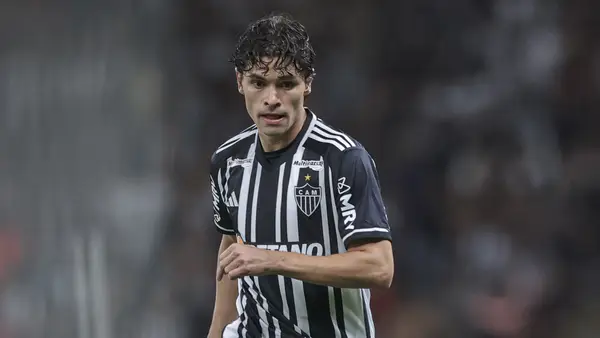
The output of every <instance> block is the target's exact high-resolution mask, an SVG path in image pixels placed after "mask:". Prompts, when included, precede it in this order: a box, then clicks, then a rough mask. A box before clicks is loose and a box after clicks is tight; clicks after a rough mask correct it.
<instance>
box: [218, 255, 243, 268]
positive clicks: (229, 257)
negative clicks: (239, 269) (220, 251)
mask: <svg viewBox="0 0 600 338" xmlns="http://www.w3.org/2000/svg"><path fill="white" fill-rule="evenodd" d="M239 256H240V254H239V253H238V252H236V251H233V252H231V253H229V255H227V256H223V258H221V259H220V260H219V266H220V267H221V268H225V267H226V266H228V265H229V264H231V262H233V261H235V260H236V258H238V257H239Z"/></svg>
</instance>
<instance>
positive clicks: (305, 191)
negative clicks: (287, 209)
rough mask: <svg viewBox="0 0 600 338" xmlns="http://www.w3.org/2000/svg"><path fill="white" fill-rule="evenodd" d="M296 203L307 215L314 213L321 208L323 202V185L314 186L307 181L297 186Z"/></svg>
mask: <svg viewBox="0 0 600 338" xmlns="http://www.w3.org/2000/svg"><path fill="white" fill-rule="evenodd" d="M295 189H296V205H298V209H300V210H301V211H302V212H303V213H304V214H305V215H306V216H309V217H310V215H312V214H313V213H314V212H315V210H317V209H318V208H319V203H320V202H321V195H322V194H321V187H313V186H312V185H310V184H308V183H306V184H305V185H303V186H301V187H296V188H295Z"/></svg>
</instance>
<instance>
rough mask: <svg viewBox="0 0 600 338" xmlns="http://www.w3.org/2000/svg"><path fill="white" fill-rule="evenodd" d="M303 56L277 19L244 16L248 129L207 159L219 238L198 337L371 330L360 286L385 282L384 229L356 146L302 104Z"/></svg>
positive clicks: (388, 275)
mask: <svg viewBox="0 0 600 338" xmlns="http://www.w3.org/2000/svg"><path fill="white" fill-rule="evenodd" d="M314 56H315V54H314V51H313V49H312V47H311V44H310V42H309V37H308V35H307V33H306V30H305V28H304V27H303V26H302V25H301V24H300V23H299V22H297V21H295V20H293V19H292V18H290V17H288V16H284V15H270V16H268V17H265V18H263V19H260V20H258V21H256V22H254V23H252V24H251V25H250V26H249V27H248V28H247V30H246V31H245V32H244V33H243V34H242V36H241V37H240V40H239V42H238V44H237V47H236V50H235V53H234V55H233V60H232V61H233V63H234V64H235V69H236V78H237V86H238V91H239V92H240V94H242V95H243V96H244V98H245V101H246V108H247V110H248V113H249V115H250V117H251V118H252V120H253V121H254V123H255V124H254V125H253V126H251V127H249V128H247V129H246V130H244V131H242V132H241V133H239V134H238V135H237V136H235V137H233V138H231V139H229V140H228V141H227V142H225V143H223V144H222V145H221V146H220V147H219V148H218V149H217V150H216V152H215V153H214V155H213V156H212V161H211V177H210V178H211V186H212V193H213V198H214V203H213V206H214V212H215V213H214V223H215V225H216V227H217V230H219V231H220V232H221V233H222V234H223V238H222V240H221V246H220V249H219V261H218V268H217V281H218V282H217V291H216V300H215V308H214V314H213V321H212V325H211V328H210V332H209V337H210V338H217V337H224V338H233V337H249V338H259V337H314V338H321V337H323V338H335V337H357V338H358V337H360V338H365V337H374V335H375V330H374V327H373V326H374V325H373V319H372V316H371V310H370V306H369V298H370V292H369V289H370V288H375V287H381V288H388V287H389V286H390V284H391V282H392V277H393V273H394V267H393V266H394V263H393V256H392V246H391V235H390V228H389V226H388V221H387V216H386V213H385V207H384V205H383V201H382V198H381V193H380V187H379V182H378V177H377V173H376V169H375V164H374V162H373V160H372V159H371V157H370V156H369V154H368V153H367V151H366V150H365V149H364V148H363V147H362V146H361V145H360V144H359V143H358V142H357V141H356V140H354V139H353V138H351V137H349V136H348V135H346V134H344V133H342V132H340V131H338V130H336V129H334V128H332V127H331V126H329V125H327V124H325V123H324V122H323V121H322V120H320V119H319V118H318V117H317V116H316V115H315V114H314V113H313V112H312V111H310V110H309V109H307V108H305V107H304V99H305V97H306V96H308V95H309V94H310V92H311V84H312V81H313V78H314V70H313V61H314ZM236 298H237V300H236Z"/></svg>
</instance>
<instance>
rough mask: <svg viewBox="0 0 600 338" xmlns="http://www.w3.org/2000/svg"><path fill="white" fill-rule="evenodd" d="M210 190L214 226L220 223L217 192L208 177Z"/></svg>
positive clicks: (213, 182)
mask: <svg viewBox="0 0 600 338" xmlns="http://www.w3.org/2000/svg"><path fill="white" fill-rule="evenodd" d="M210 189H211V190H212V199H213V211H214V220H215V224H217V223H219V222H220V221H221V215H220V214H219V192H218V191H217V186H216V185H215V180H213V178H212V176H211V177H210Z"/></svg>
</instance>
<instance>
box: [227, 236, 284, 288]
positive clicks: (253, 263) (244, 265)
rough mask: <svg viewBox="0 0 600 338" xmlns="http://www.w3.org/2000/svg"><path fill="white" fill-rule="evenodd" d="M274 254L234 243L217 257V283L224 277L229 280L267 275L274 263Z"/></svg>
mask: <svg viewBox="0 0 600 338" xmlns="http://www.w3.org/2000/svg"><path fill="white" fill-rule="evenodd" d="M274 261H275V260H274V252H272V251H268V250H264V249H257V248H255V247H253V246H249V245H244V244H238V243H234V244H231V245H230V246H229V247H228V248H227V250H225V251H223V253H222V254H221V256H219V267H218V271H217V281H221V279H223V276H224V275H228V276H229V278H230V279H237V278H240V277H244V276H263V275H266V274H268V273H269V272H270V271H271V269H272V267H273V263H274Z"/></svg>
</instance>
